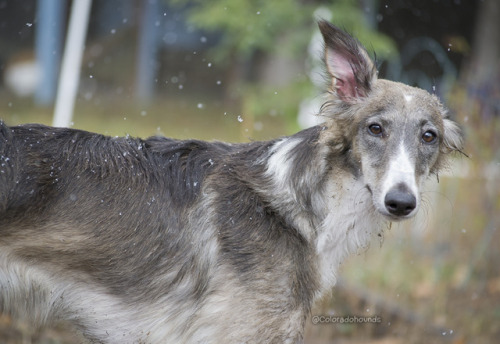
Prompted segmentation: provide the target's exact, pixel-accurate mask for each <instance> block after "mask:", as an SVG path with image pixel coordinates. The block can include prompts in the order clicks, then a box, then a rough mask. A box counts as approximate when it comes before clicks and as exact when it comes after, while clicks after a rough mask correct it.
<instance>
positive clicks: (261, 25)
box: [174, 0, 312, 59]
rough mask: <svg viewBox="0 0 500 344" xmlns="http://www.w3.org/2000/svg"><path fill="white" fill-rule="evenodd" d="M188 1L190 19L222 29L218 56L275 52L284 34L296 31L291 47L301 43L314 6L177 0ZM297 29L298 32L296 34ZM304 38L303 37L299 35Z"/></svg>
mask: <svg viewBox="0 0 500 344" xmlns="http://www.w3.org/2000/svg"><path fill="white" fill-rule="evenodd" d="M174 3H176V4H189V7H188V20H189V22H190V23H191V24H193V25H195V26H196V27H198V28H202V29H205V30H210V31H217V32H220V33H222V41H221V42H220V45H219V46H218V47H217V49H216V54H215V57H216V58H218V59H225V58H228V57H233V56H234V55H240V56H244V57H247V56H250V55H251V54H252V53H253V52H254V51H256V50H259V51H265V52H270V53H272V52H274V51H276V50H280V49H283V46H281V44H279V43H278V44H277V40H279V39H280V38H281V37H282V36H283V35H284V34H286V33H290V32H293V36H292V37H295V38H296V39H295V40H294V41H293V42H289V43H288V40H287V43H288V44H289V47H287V48H286V49H285V50H288V49H289V48H290V44H291V46H294V45H295V46H297V44H298V45H302V44H303V43H304V39H303V38H304V34H306V35H309V30H304V28H305V25H306V23H307V22H308V21H310V18H311V10H312V8H311V6H310V5H304V4H302V3H301V2H300V1H298V0H280V1H269V0H253V1H248V0H193V1H189V0H175V1H174ZM297 33H298V34H297ZM300 38H302V39H300Z"/></svg>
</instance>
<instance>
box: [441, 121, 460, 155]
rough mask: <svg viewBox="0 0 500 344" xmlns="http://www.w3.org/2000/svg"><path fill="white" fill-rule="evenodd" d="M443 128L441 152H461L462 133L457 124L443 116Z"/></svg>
mask: <svg viewBox="0 0 500 344" xmlns="http://www.w3.org/2000/svg"><path fill="white" fill-rule="evenodd" d="M443 128H444V134H443V152H444V153H450V152H462V150H463V148H464V134H463V132H462V129H461V128H460V127H459V125H458V124H457V123H456V122H455V121H453V120H451V119H449V118H448V117H447V116H445V118H443Z"/></svg>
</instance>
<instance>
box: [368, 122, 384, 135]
mask: <svg viewBox="0 0 500 344" xmlns="http://www.w3.org/2000/svg"><path fill="white" fill-rule="evenodd" d="M368 131H369V132H370V134H372V135H373V136H382V133H383V130H382V126H381V125H380V124H371V125H370V126H369V127H368Z"/></svg>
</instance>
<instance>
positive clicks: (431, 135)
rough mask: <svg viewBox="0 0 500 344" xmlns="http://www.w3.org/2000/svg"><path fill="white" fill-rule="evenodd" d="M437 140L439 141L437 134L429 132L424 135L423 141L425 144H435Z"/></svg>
mask: <svg viewBox="0 0 500 344" xmlns="http://www.w3.org/2000/svg"><path fill="white" fill-rule="evenodd" d="M436 139H437V135H436V133H435V132H433V131H431V130H427V131H426V132H425V133H423V134H422V141H424V142H425V143H434V141H436Z"/></svg>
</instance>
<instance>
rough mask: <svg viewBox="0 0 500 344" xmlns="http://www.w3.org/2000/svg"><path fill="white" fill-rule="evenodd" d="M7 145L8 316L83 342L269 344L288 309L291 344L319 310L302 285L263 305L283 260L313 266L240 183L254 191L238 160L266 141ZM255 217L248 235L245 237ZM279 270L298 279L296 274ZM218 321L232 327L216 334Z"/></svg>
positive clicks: (21, 134)
mask: <svg viewBox="0 0 500 344" xmlns="http://www.w3.org/2000/svg"><path fill="white" fill-rule="evenodd" d="M1 135H2V139H1V142H2V146H1V147H0V152H1V156H2V171H1V174H0V195H2V203H1V204H0V209H1V214H0V286H1V289H2V293H1V294H0V306H1V307H2V308H3V309H4V310H9V311H14V312H17V313H19V314H20V315H23V316H27V317H28V318H31V319H33V320H34V321H35V322H36V323H39V324H43V323H44V322H45V321H46V320H50V319H54V318H55V319H57V318H64V319H70V320H72V321H73V322H74V323H76V325H77V326H78V327H80V329H81V330H82V331H83V332H84V334H85V335H86V336H87V337H89V338H94V339H97V340H103V339H105V340H106V341H109V342H123V340H124V339H123V338H124V336H125V338H126V340H125V341H130V342H135V341H140V340H145V338H149V340H151V341H152V342H158V341H162V340H165V339H167V338H169V339H171V340H179V341H185V340H187V339H189V340H190V341H195V342H196V341H201V342H205V341H208V340H209V338H210V340H211V341H215V342H217V339H218V338H219V339H220V337H218V336H219V335H220V333H232V334H233V335H234V336H235V338H239V339H241V338H246V340H247V341H248V340H252V341H254V340H255V341H258V338H268V337H266V336H269V335H271V334H269V333H264V334H261V335H259V334H258V333H255V332H254V331H255V330H256V329H258V328H262V326H263V324H262V323H261V322H267V321H269V322H272V321H273V319H275V316H274V317H271V316H270V314H271V313H273V312H283V311H284V308H286V307H287V305H289V304H290V300H292V299H293V300H294V303H296V302H299V304H297V305H295V304H294V305H293V306H292V305H289V307H290V309H289V310H288V311H289V312H288V314H289V315H290V316H293V314H294V313H296V314H297V315H296V317H297V320H296V323H297V325H296V327H295V328H291V329H282V330H283V331H286V332H287V336H290V335H292V336H293V332H297V328H298V327H300V324H302V323H303V321H304V315H303V314H305V313H304V309H302V307H306V308H307V306H303V305H307V304H309V303H310V302H311V298H312V292H308V290H309V287H310V286H305V285H301V284H302V283H306V282H307V281H308V279H305V280H304V278H303V277H304V276H301V278H300V280H299V279H298V276H296V278H295V280H296V282H297V285H296V286H295V288H296V290H293V291H290V290H286V287H287V286H288V283H285V281H283V282H281V284H282V287H283V290H282V291H281V292H282V294H281V296H280V297H281V299H277V300H272V299H270V300H266V301H265V302H262V300H261V299H262V295H265V294H267V293H269V287H270V285H271V284H273V283H276V280H277V279H282V278H283V277H278V276H276V274H275V273H274V264H276V263H277V262H278V261H280V260H279V259H280V258H281V259H282V260H281V262H284V261H290V260H291V259H292V260H293V259H300V260H301V262H300V263H301V265H304V266H306V265H307V257H305V254H304V253H303V252H304V250H303V248H301V247H300V246H306V243H305V241H304V240H303V239H302V238H301V237H300V235H299V234H298V233H297V232H296V231H293V230H290V229H289V228H287V224H286V221H285V220H283V219H281V218H280V217H278V216H276V215H277V214H274V213H272V210H270V209H269V208H268V206H267V204H263V203H262V201H261V200H259V199H258V197H257V196H258V195H256V194H255V191H254V190H253V187H252V186H251V185H249V186H248V189H246V188H242V185H241V180H240V179H241V177H242V175H243V174H245V176H246V179H247V181H246V182H247V183H252V178H253V177H252V176H250V175H249V173H248V172H249V171H248V168H249V166H247V165H246V164H247V162H248V161H252V159H250V160H248V159H245V160H240V159H239V158H238V156H239V155H238V154H241V153H244V152H243V151H245V152H246V154H245V155H246V157H247V158H248V157H251V155H252V154H253V155H254V156H255V159H258V158H259V156H260V155H261V154H262V153H265V152H266V150H268V149H269V147H270V146H271V144H272V142H268V143H264V144H262V143H253V144H242V145H229V144H223V143H206V142H201V141H175V140H170V139H165V138H151V139H148V140H139V139H131V138H111V137H105V136H102V135H98V134H92V133H88V132H84V131H79V130H71V129H56V128H50V127H45V126H41V125H28V126H19V127H12V128H8V127H6V126H5V125H4V124H2V131H1ZM235 153H238V154H235ZM257 165H258V164H257ZM264 168H265V166H264V165H263V163H261V167H260V168H259V167H257V168H254V173H256V175H255V176H254V177H255V178H257V177H260V176H258V175H257V174H259V173H264ZM259 170H260V171H259ZM242 205H244V206H243V207H242ZM235 207H236V208H237V209H235ZM252 216H253V220H252V221H251V225H252V227H253V228H250V229H249V228H245V226H248V217H249V218H250V219H252ZM239 227H242V228H239ZM270 229H271V230H270ZM287 231H289V232H287ZM273 232H275V233H276V234H277V235H275V234H273ZM292 246H296V249H297V251H296V252H293V251H291V250H290V249H291V247H292ZM280 247H282V249H281V250H280ZM280 251H281V252H280ZM262 255H264V256H267V257H268V259H265V260H262V259H261V256H262ZM290 255H293V256H297V257H290ZM282 268H283V269H284V270H287V269H289V270H290V271H289V273H290V275H288V276H287V277H286V278H285V279H286V280H287V279H293V278H294V277H293V273H296V272H295V271H294V269H293V267H292V265H290V264H288V266H287V264H282ZM256 269H258V270H262V273H261V275H259V276H258V277H259V279H260V280H255V278H256V275H255V270H256ZM313 272H314V269H312V270H311V271H310V272H307V273H306V275H307V274H312V273H313ZM311 282H312V280H311ZM292 293H302V294H303V295H299V297H297V296H298V295H291V294H292ZM287 294H288V296H287ZM27 295H28V296H29V299H30V302H27V303H26V302H24V300H25V298H26V296H27ZM259 295H260V296H259ZM301 298H305V299H304V300H303V301H302V300H300V299H301ZM236 299H237V300H236ZM236 301H237V302H236ZM22 304H24V305H25V306H23V307H19V305H22ZM236 305H237V306H236ZM221 308H222V309H221ZM224 308H226V309H225V310H224V311H223V312H222V310H223V309H224ZM298 310H300V311H298ZM257 313H260V316H256V314H257ZM266 313H269V314H267V315H266ZM298 314H300V315H298ZM214 316H217V317H226V318H227V319H226V322H221V325H220V326H218V327H217V326H214V325H213V324H211V323H210V322H211V321H212V320H213V317H214ZM94 322H95V324H94ZM252 322H254V324H253V327H247V326H245V327H244V328H245V329H246V330H237V329H238V328H240V326H241V324H243V323H252ZM194 325H196V326H194ZM266 326H269V324H267V325H266ZM280 326H281V325H279V324H277V325H275V326H274V327H270V329H273V328H274V329H275V330H276V328H278V329H279V327H280ZM297 326H298V327H297ZM248 328H253V330H252V331H251V332H249V331H248ZM102 331H105V333H102ZM217 333H219V334H217ZM276 335H277V334H276V333H275V334H272V336H276ZM260 336H262V337H260Z"/></svg>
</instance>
